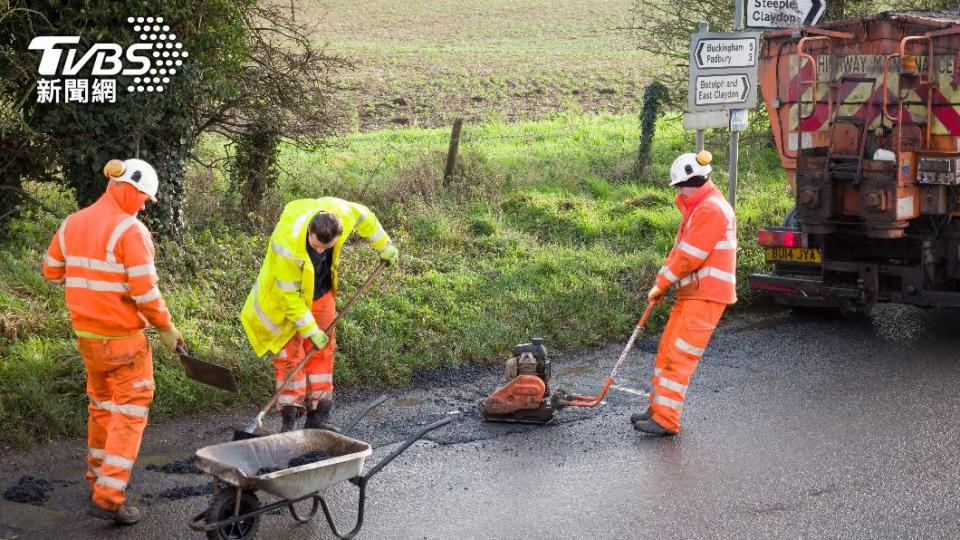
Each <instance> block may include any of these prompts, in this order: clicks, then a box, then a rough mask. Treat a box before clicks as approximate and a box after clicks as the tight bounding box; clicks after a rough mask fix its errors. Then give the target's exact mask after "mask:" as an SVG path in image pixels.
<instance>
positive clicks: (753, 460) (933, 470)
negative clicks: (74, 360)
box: [0, 307, 960, 540]
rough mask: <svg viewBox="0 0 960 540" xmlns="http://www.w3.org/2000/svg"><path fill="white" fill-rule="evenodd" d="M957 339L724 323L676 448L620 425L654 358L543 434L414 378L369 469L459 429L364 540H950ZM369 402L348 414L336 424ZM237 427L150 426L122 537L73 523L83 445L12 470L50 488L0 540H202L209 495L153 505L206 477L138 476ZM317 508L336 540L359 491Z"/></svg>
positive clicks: (449, 388)
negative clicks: (406, 441)
mask: <svg viewBox="0 0 960 540" xmlns="http://www.w3.org/2000/svg"><path fill="white" fill-rule="evenodd" d="M958 323H960V317H958V315H957V314H955V313H954V312H947V311H933V310H931V311H923V310H916V309H912V308H905V307H883V308H882V309H878V310H877V311H876V312H875V313H874V315H873V317H872V319H870V320H867V321H861V322H856V321H847V320H844V319H840V318H821V319H806V318H802V317H799V316H797V315H794V314H791V313H789V312H786V311H783V312H780V311H774V312H767V313H762V314H753V315H741V316H739V317H737V318H735V319H732V320H728V321H725V322H724V323H723V325H722V327H721V328H720V329H719V330H718V333H717V335H716V336H715V338H714V340H713V342H712V343H711V345H710V347H709V349H708V351H707V353H706V356H705V358H704V360H703V362H702V363H701V364H700V367H699V369H698V372H697V374H696V376H695V379H694V382H693V384H692V385H691V390H690V392H689V394H688V400H687V404H686V409H685V415H684V428H683V432H682V433H681V434H680V435H679V436H677V437H673V438H654V437H649V436H645V435H642V434H640V433H638V432H636V431H634V430H633V429H632V427H631V426H630V425H629V423H628V421H627V417H628V416H629V414H630V413H631V412H635V411H638V410H641V409H642V408H644V407H645V403H646V402H645V400H644V399H643V398H641V397H638V396H637V395H636V394H637V393H639V391H641V390H642V389H643V387H644V385H645V384H647V381H648V379H649V376H650V372H651V362H652V358H653V353H654V351H655V347H656V341H655V339H651V338H646V339H644V340H643V341H642V342H641V343H640V344H639V347H638V348H637V349H636V350H635V351H634V353H633V354H632V356H631V359H630V362H629V364H628V366H627V367H626V369H625V373H624V377H623V378H622V380H621V381H620V382H619V384H618V387H617V388H616V389H615V390H611V392H610V394H608V400H607V402H606V403H605V404H604V405H603V406H601V407H599V408H597V409H595V410H590V411H582V410H565V411H562V412H561V413H560V414H559V417H558V422H557V423H556V424H553V425H548V426H523V425H492V424H483V423H481V422H480V421H479V419H478V418H477V415H476V411H475V406H476V402H477V400H478V399H479V398H480V397H482V396H483V395H485V394H487V393H489V392H490V391H491V390H493V389H494V388H495V386H496V385H497V384H499V383H500V376H501V375H500V373H501V370H500V368H499V367H498V366H481V367H477V366H472V367H466V368H460V369H454V368H445V369H441V370H436V371H432V372H429V373H425V374H423V375H422V376H420V377H419V378H418V379H417V381H415V383H414V384H413V385H412V386H411V387H409V388H405V389H389V390H387V391H386V393H387V394H388V395H389V396H390V401H389V402H387V403H386V404H385V405H384V406H383V407H382V408H381V409H380V410H378V411H376V412H375V413H374V414H373V415H371V416H370V417H369V418H368V419H367V421H366V422H365V423H363V424H362V425H361V426H360V427H359V428H358V430H357V431H356V432H355V436H357V437H358V438H360V439H363V440H366V441H369V442H370V443H371V444H372V445H373V446H374V447H375V448H376V451H375V453H374V455H373V456H372V457H371V458H370V459H369V461H368V464H372V463H375V462H376V461H377V460H378V458H379V457H380V456H382V455H384V454H385V453H386V452H387V451H389V450H390V449H391V448H394V447H395V445H396V444H397V443H398V442H399V441H401V440H402V439H403V437H404V434H407V433H412V432H413V431H414V430H415V429H416V428H417V427H418V426H421V425H425V424H426V423H428V422H432V421H434V420H436V419H438V418H442V417H445V416H452V417H454V418H455V422H454V423H453V424H451V425H450V426H447V427H445V428H442V429H441V430H439V431H437V432H435V433H434V434H432V435H431V436H430V437H429V440H425V441H422V442H419V443H417V444H415V445H414V446H413V447H411V448H410V450H408V451H407V452H406V453H405V454H403V455H402V456H401V457H400V458H398V459H397V461H395V462H394V463H392V464H391V465H390V466H389V467H387V468H385V469H384V470H383V472H382V473H380V474H379V475H378V476H376V477H374V479H372V480H371V482H370V488H369V491H368V499H367V507H366V520H365V525H364V527H363V530H362V532H361V534H360V537H361V538H404V539H407V538H430V539H433V538H436V539H447V538H563V539H565V540H569V539H577V538H664V537H677V538H705V537H709V538H783V537H790V538H796V537H807V538H839V537H845V538H880V537H887V538H889V537H896V538H958V537H960V502H958V501H960V420H958V419H960V355H958V354H957V351H958V350H960V332H958V331H957V329H958V328H960V324H958ZM622 337H623V338H625V337H626V336H622ZM619 339H620V336H613V337H612V338H611V340H619ZM518 341H520V340H518ZM548 345H549V344H548ZM619 347H620V345H617V344H612V345H610V346H609V347H605V348H601V349H597V350H592V351H586V352H580V353H577V354H567V355H564V356H560V357H557V358H556V359H555V368H554V369H555V384H556V383H560V384H563V385H564V386H565V387H567V388H568V389H570V390H575V391H579V392H585V393H593V392H595V391H596V390H597V389H599V386H600V384H601V382H602V381H603V379H604V378H605V377H606V375H607V370H608V369H609V367H610V366H611V365H612V363H613V362H614V361H615V359H616V357H617V354H618V353H619ZM159 391H162V389H159ZM376 394H377V393H376V392H375V391H372V390H366V391H356V392H353V393H350V394H347V395H345V396H341V397H340V399H339V404H338V409H337V411H336V414H335V416H336V418H337V419H345V418H347V417H349V416H350V413H351V412H353V411H354V410H356V409H357V407H358V406H359V405H360V404H361V403H363V402H364V401H366V400H369V399H372V398H373V397H375V396H376ZM250 416H251V412H250V411H244V412H243V414H237V413H230V415H229V416H227V417H207V418H192V419H185V420H182V421H178V422H168V423H165V424H161V425H155V426H150V427H149V428H148V431H147V434H146V438H145V441H144V449H143V453H142V457H141V459H140V460H139V461H138V462H137V469H136V471H135V477H134V480H133V482H132V484H131V488H130V492H131V495H132V497H133V499H134V500H135V501H137V502H138V503H139V504H140V505H141V507H142V508H143V510H144V511H145V514H146V515H145V518H144V520H143V521H142V522H141V523H140V524H138V525H136V526H134V527H128V528H119V527H115V526H112V525H109V524H107V523H106V522H102V521H98V520H95V519H93V518H89V517H87V516H86V515H85V514H84V513H83V508H84V507H85V505H86V500H87V497H88V496H89V495H88V493H87V491H86V485H85V483H84V482H83V481H82V477H81V474H82V468H83V455H84V452H85V444H84V442H83V441H82V440H70V441H62V442H58V443H55V444H51V445H47V446H44V447H41V448H37V449H33V450H29V451H16V450H14V451H11V452H8V453H7V454H6V455H4V456H3V458H2V459H0V488H5V486H9V485H12V484H14V483H16V481H17V480H18V479H19V478H20V477H22V476H23V475H32V476H35V477H39V478H44V479H47V480H51V481H59V482H60V483H57V484H55V488H54V491H53V493H52V496H51V498H50V500H49V501H47V502H46V503H45V504H44V505H42V506H33V505H26V504H17V503H11V502H8V501H3V500H0V512H2V513H0V538H45V537H58V538H107V539H119V538H125V539H140V538H184V539H190V538H203V535H202V534H200V533H194V532H192V531H191V530H190V529H189V528H188V527H187V521H188V518H189V517H190V516H192V515H194V514H196V513H198V512H200V511H202V510H203V509H204V508H205V506H206V504H207V502H208V500H209V496H196V497H188V498H184V499H179V500H168V499H165V498H164V496H163V493H164V491H165V490H168V489H172V488H177V487H183V486H204V485H206V484H207V482H208V477H206V476H202V475H193V474H165V473H162V472H158V471H152V470H146V469H145V467H146V466H147V465H150V464H154V465H162V464H165V463H168V462H171V461H173V460H175V459H178V458H184V457H188V456H190V455H192V453H193V451H194V450H195V449H196V448H197V447H200V446H203V445H208V444H214V443H218V442H224V441H227V440H229V438H230V435H231V430H232V429H233V427H234V426H241V425H243V424H244V423H245V422H246V421H247V420H248V419H249V418H250ZM271 421H272V422H276V421H277V420H276V419H273V420H271ZM368 467H369V465H368ZM78 480H80V481H78ZM326 495H327V496H328V498H329V499H330V500H331V501H333V510H334V512H335V513H337V514H338V517H339V519H340V521H341V523H342V526H343V528H348V529H349V526H348V525H352V519H353V517H354V512H355V504H356V494H355V490H354V489H353V486H351V485H350V484H341V485H339V486H337V487H335V488H331V489H330V490H329V491H328V492H327V493H326ZM260 537H261V538H273V537H276V538H291V539H306V538H333V536H332V535H331V534H330V532H329V529H328V528H327V525H326V523H325V521H324V520H323V517H322V515H318V516H316V517H315V518H314V519H313V521H311V522H310V523H308V524H306V525H296V524H295V522H294V521H293V520H292V519H291V518H290V516H289V514H287V513H283V514H277V515H266V516H264V517H263V518H262V520H261V529H260Z"/></svg>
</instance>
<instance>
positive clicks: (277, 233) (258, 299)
mask: <svg viewBox="0 0 960 540" xmlns="http://www.w3.org/2000/svg"><path fill="white" fill-rule="evenodd" d="M318 212H330V213H332V214H335V215H337V216H338V217H339V218H340V221H342V222H343V234H341V235H340V239H339V240H337V243H336V245H334V246H333V267H332V269H331V273H332V276H331V278H332V281H333V290H334V292H336V290H337V266H338V265H339V264H340V251H341V250H342V249H343V244H344V243H345V242H346V241H347V238H348V237H349V236H350V233H351V232H353V231H354V230H356V231H357V233H359V234H360V236H361V237H362V238H366V239H367V241H368V242H370V245H371V246H373V248H374V249H375V250H377V252H382V251H383V250H385V249H387V248H388V247H389V246H390V245H391V240H390V237H389V236H387V233H386V232H385V231H384V230H383V227H381V226H380V222H379V221H378V220H377V216H375V215H373V212H371V211H370V210H369V209H367V207H365V206H363V205H361V204H357V203H352V202H349V201H345V200H343V199H337V198H334V197H323V198H320V199H298V200H296V201H291V202H290V203H288V204H287V205H286V206H285V207H284V208H283V213H282V214H281V215H280V221H279V222H278V223H277V226H276V228H274V230H273V234H272V235H270V245H269V246H268V247H267V255H266V257H265V258H264V261H263V266H261V267H260V274H259V275H258V276H257V281H256V282H255V283H254V284H253V288H252V289H251V290H250V294H249V295H247V300H246V302H245V303H244V305H243V311H241V313H240V321H241V322H242V323H243V329H244V330H245V331H246V333H247V339H249V340H250V345H251V346H252V347H253V350H254V352H256V354H257V355H258V356H262V355H264V354H266V353H267V352H270V353H274V354H276V353H278V352H279V351H280V349H282V348H283V346H284V345H286V344H287V342H288V341H289V340H290V338H291V337H293V335H294V333H295V332H299V333H300V335H302V336H303V337H304V338H306V339H309V338H310V337H311V336H313V335H314V334H316V333H317V332H321V331H322V329H320V328H319V327H318V326H317V322H316V321H315V320H314V318H313V314H312V313H311V312H310V306H311V305H312V304H313V284H314V275H313V272H314V269H313V263H312V262H311V261H310V256H309V255H308V254H307V228H308V226H309V224H310V220H311V219H313V216H315V215H316V214H317V213H318Z"/></svg>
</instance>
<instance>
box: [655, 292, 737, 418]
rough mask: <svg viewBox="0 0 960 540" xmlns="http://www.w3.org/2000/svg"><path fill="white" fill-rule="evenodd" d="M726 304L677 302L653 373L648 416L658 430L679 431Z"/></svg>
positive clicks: (693, 301)
mask: <svg viewBox="0 0 960 540" xmlns="http://www.w3.org/2000/svg"><path fill="white" fill-rule="evenodd" d="M726 307H727V306H726V304H721V303H719V302H711V301H709V300H693V299H689V300H683V299H679V300H677V301H676V303H675V304H674V306H673V309H672V310H671V311H670V320H669V321H668V322H667V326H666V328H664V330H663V335H662V336H661V337H660V347H659V348H658V349H657V360H656V364H655V367H654V370H653V392H652V393H651V394H650V412H651V418H653V419H654V420H655V421H656V422H657V423H658V424H660V425H661V426H663V427H665V428H667V429H669V430H671V431H680V414H681V413H682V412H683V400H684V398H685V397H686V394H687V387H688V386H689V385H690V379H691V377H693V372H694V371H696V369H697V364H698V363H699V362H700V358H702V357H703V351H704V349H706V348H707V343H708V342H709V341H710V336H711V335H713V331H714V329H715V328H716V327H717V323H718V322H720V317H721V316H722V315H723V310H724V309H725V308H726Z"/></svg>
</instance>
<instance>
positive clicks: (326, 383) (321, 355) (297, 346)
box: [273, 291, 337, 411]
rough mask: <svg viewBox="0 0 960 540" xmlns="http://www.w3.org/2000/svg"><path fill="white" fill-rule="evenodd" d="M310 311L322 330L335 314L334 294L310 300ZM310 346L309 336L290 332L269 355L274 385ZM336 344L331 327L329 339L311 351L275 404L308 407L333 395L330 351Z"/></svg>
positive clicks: (278, 383) (331, 356)
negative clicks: (273, 353)
mask: <svg viewBox="0 0 960 540" xmlns="http://www.w3.org/2000/svg"><path fill="white" fill-rule="evenodd" d="M310 311H311V312H312V313H313V318H314V319H315V320H316V321H317V325H318V326H319V327H320V331H321V332H322V331H323V330H324V329H325V328H326V327H327V326H329V325H330V323H332V322H333V319H334V318H335V317H336V316H337V312H336V296H334V294H333V291H329V292H327V293H326V294H324V295H323V296H321V297H320V298H317V299H316V300H314V301H313V305H312V306H311V307H310ZM311 347H313V343H311V342H310V340H309V339H303V337H302V336H301V335H300V334H294V336H293V337H292V338H290V341H288V342H287V344H286V345H285V346H284V347H283V349H282V350H281V351H280V353H279V354H277V355H276V356H275V357H274V358H273V367H274V369H275V372H276V378H277V388H280V385H281V384H283V381H284V380H285V379H286V377H287V374H288V373H290V370H292V369H294V368H295V367H297V364H299V363H300V361H301V360H303V355H304V354H306V352H307V349H310V348H311ZM336 347H337V342H336V329H334V330H333V331H331V332H330V343H328V344H327V346H326V347H324V348H323V349H321V350H319V351H314V352H313V353H312V354H311V355H310V359H309V360H308V361H307V364H306V365H305V366H304V368H303V370H301V371H300V372H298V373H297V374H296V375H295V376H294V379H293V381H292V382H291V383H290V384H289V385H288V386H287V388H286V389H285V390H284V391H283V392H281V394H280V398H279V399H278V400H277V407H283V406H287V405H294V406H297V407H300V408H306V409H307V410H311V411H312V410H314V409H316V408H317V404H318V403H319V402H320V400H321V399H332V398H333V351H334V350H335V349H336Z"/></svg>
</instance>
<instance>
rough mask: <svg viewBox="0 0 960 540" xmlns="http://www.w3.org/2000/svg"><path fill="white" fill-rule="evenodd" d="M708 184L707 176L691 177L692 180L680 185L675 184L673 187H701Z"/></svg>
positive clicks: (689, 179)
mask: <svg viewBox="0 0 960 540" xmlns="http://www.w3.org/2000/svg"><path fill="white" fill-rule="evenodd" d="M706 183H707V177H706V176H691V177H690V178H688V179H686V180H684V181H683V182H680V183H679V184H674V185H673V187H678V188H680V187H700V186H702V185H704V184H706Z"/></svg>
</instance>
